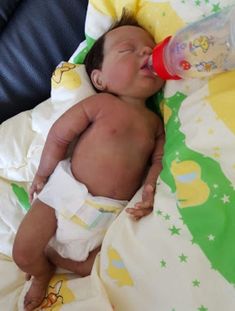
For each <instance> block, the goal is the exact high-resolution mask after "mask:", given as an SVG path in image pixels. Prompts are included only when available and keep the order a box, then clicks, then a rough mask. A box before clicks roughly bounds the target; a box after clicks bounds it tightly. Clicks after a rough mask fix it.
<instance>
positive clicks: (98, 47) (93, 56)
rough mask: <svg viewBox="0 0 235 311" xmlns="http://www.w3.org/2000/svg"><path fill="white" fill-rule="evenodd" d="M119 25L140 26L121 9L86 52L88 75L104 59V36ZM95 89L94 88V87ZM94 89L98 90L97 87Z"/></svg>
mask: <svg viewBox="0 0 235 311" xmlns="http://www.w3.org/2000/svg"><path fill="white" fill-rule="evenodd" d="M121 26H135V27H140V28H143V27H141V26H140V24H139V23H138V22H137V21H136V19H135V17H134V16H133V15H131V14H130V13H128V12H127V11H126V10H123V14H122V16H121V18H120V20H118V21H117V22H115V23H114V24H113V25H112V26H111V27H110V28H109V29H108V30H107V31H106V32H105V33H104V34H103V35H102V36H101V37H99V39H97V41H96V42H95V43H94V45H93V46H92V48H91V49H90V51H89V52H88V53H87V55H86V58H85V60H84V64H85V68H86V72H87V74H88V76H89V77H91V73H92V71H93V70H94V69H101V68H102V64H103V59H104V42H105V36H106V34H107V33H108V32H110V31H111V30H113V29H116V28H118V27H121ZM95 89H96V88H95ZM96 91H98V92H100V91H99V90H98V89H96Z"/></svg>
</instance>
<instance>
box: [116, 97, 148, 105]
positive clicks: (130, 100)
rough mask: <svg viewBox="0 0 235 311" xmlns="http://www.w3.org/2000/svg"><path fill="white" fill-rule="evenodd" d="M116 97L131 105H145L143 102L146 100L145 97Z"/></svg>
mask: <svg viewBox="0 0 235 311" xmlns="http://www.w3.org/2000/svg"><path fill="white" fill-rule="evenodd" d="M118 97H119V98H120V100H122V101H124V102H126V103H128V104H131V105H133V106H136V107H145V102H146V99H145V98H137V97H128V96H118Z"/></svg>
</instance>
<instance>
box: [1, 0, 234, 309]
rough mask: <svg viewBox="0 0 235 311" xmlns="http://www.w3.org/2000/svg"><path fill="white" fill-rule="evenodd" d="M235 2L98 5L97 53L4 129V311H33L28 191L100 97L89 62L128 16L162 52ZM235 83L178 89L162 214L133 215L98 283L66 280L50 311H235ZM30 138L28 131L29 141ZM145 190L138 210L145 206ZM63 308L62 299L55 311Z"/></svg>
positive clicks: (68, 68) (106, 255) (122, 221)
mask: <svg viewBox="0 0 235 311" xmlns="http://www.w3.org/2000/svg"><path fill="white" fill-rule="evenodd" d="M234 3H235V2H234V1H232V0H230V1H229V0H227V1H222V0H220V1H219V0H217V1H214V0H205V1H204V0H198V1H196V0H195V1H193V0H191V1H190V0H189V1H182V0H171V1H170V0H169V1H163V0H155V1H153V0H152V1H150V0H143V1H137V0H122V1H117V0H112V1H106V0H99V1H98V0H92V1H90V2H89V7H88V14H87V20H86V28H85V32H86V37H87V42H83V44H82V45H80V46H79V48H78V50H77V51H76V52H75V53H74V54H73V56H72V57H71V59H70V62H69V63H67V62H63V63H62V64H60V65H59V67H58V68H57V69H56V71H55V73H54V75H53V77H52V92H51V98H50V99H48V100H47V101H45V102H43V103H41V104H40V105H39V106H38V107H36V108H34V109H33V110H32V111H28V112H23V113H21V114H20V115H18V116H16V117H14V118H12V119H10V120H8V121H6V122H4V123H3V124H2V125H1V126H0V141H1V144H0V239H1V243H0V253H1V255H0V272H1V278H0V310H4V311H8V310H9V311H13V310H23V309H22V301H23V297H24V293H25V291H26V290H27V287H28V286H29V284H28V282H25V281H24V275H23V273H22V272H21V271H19V270H18V268H17V267H16V266H15V264H14V263H13V261H12V259H11V248H12V243H13V239H14V236H15V232H16V230H17V228H18V225H19V223H20V221H21V219H22V217H23V216H24V215H25V213H26V212H27V210H28V209H29V208H30V205H29V201H28V194H27V190H28V189H29V185H30V182H31V181H32V178H33V175H34V173H35V171H36V168H37V165H38V162H39V158H40V154H41V151H42V148H43V144H44V142H45V138H46V135H47V132H48V130H49V128H50V126H51V125H52V123H53V122H54V120H55V119H56V118H58V116H60V115H61V114H62V113H63V112H64V111H65V110H66V109H68V108H69V107H70V106H71V105H73V104H75V103H77V102H78V101H79V100H81V99H82V98H85V97H87V96H89V95H91V94H93V93H94V91H93V89H92V87H91V85H90V82H89V79H88V77H87V75H86V73H85V70H84V66H83V65H75V64H72V63H73V62H79V61H82V60H83V58H84V55H85V50H86V49H87V48H89V46H90V45H91V43H92V42H93V41H94V40H95V39H96V38H97V37H98V36H99V35H100V34H101V33H103V32H104V31H105V30H106V29H107V28H108V26H109V25H110V24H111V22H112V21H113V20H115V19H116V18H117V17H119V16H120V15H121V11H122V7H123V6H124V5H125V6H127V7H128V8H129V9H130V10H132V11H133V12H134V14H135V15H136V17H137V20H138V21H139V22H140V23H141V24H142V25H143V26H144V27H146V28H147V29H149V31H151V32H152V34H153V35H154V37H155V39H156V40H157V41H159V40H161V39H163V38H164V37H165V36H166V35H169V34H172V33H174V32H175V31H176V30H177V29H179V28H180V27H182V26H183V25H184V24H185V23H189V22H191V21H194V20H197V19H199V18H201V17H202V16H204V15H209V14H211V13H213V12H215V11H219V10H220V9H221V8H223V7H225V6H228V5H231V4H234ZM234 81H235V72H229V73H224V74H221V75H218V76H215V77H212V78H211V79H209V80H207V79H203V80H192V79H189V80H185V81H169V82H167V84H166V87H165V90H164V96H163V99H162V101H161V103H160V108H161V111H162V114H163V117H164V123H165V129H166V144H165V155H164V163H163V164H164V169H163V171H162V173H161V176H160V178H159V180H158V183H157V192H156V195H155V203H154V212H153V213H152V214H151V215H149V216H148V217H145V218H143V219H142V220H141V221H139V222H134V221H133V220H131V219H130V218H129V217H128V215H127V214H126V213H125V211H124V212H122V213H121V215H120V216H119V217H118V218H117V219H116V220H115V222H114V223H113V224H112V226H111V227H110V229H109V230H108V232H107V234H106V236H105V240H104V242H103V246H102V250H101V253H100V255H99V256H97V258H96V262H95V265H94V268H93V271H92V274H91V276H90V277H87V278H83V279H82V278H78V277H77V276H75V275H73V274H57V275H56V276H55V277H54V278H53V279H52V280H51V283H50V287H49V289H48V294H47V297H46V298H45V301H44V302H43V303H44V305H47V306H48V308H47V309H46V310H82V311H99V310H100V311H109V310H115V311H142V310H147V311H156V310H160V311H221V310H223V311H234V310H235V289H234V284H235V264H234V263H235V243H234V242H235V226H234V219H235V204H234V202H235V160H234V153H235V127H234V124H235V122H234V120H235V109H234V107H233V106H234V100H235V86H234ZM19 129H20V131H19ZM140 196H141V189H140V190H139V191H138V193H137V194H136V196H135V197H134V198H133V200H132V202H130V204H129V206H133V202H135V201H137V200H138V198H139V197H140ZM50 297H53V299H50Z"/></svg>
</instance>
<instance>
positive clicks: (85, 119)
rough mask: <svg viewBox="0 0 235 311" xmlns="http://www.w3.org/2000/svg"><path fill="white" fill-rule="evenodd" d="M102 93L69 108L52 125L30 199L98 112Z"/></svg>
mask: <svg viewBox="0 0 235 311" xmlns="http://www.w3.org/2000/svg"><path fill="white" fill-rule="evenodd" d="M100 97H101V96H100V95H94V96H91V97H88V98H87V99H84V100H82V101H81V102H79V103H78V104H76V105H74V106H73V107H71V108H70V109H69V110H67V111H66V112H65V113H64V114H63V115H62V116H61V117H60V118H59V119H58V120H57V121H56V122H55V123H54V124H53V126H52V127H51V129H50V131H49V133H48V136H47V139H46V143H45V146H44V149H43V152H42V155H41V159H40V163H39V167H38V170H37V173H36V175H35V177H34V180H33V183H32V186H31V188H30V199H31V200H32V199H33V195H34V193H35V192H36V193H38V192H40V191H41V189H42V188H43V186H44V184H45V183H46V182H47V179H48V177H49V176H50V175H51V173H52V172H53V171H54V169H55V167H56V165H57V164H58V162H59V161H61V160H63V159H64V158H65V156H66V153H67V150H68V147H69V144H70V143H71V142H72V141H73V140H74V139H75V138H76V137H77V136H78V135H79V134H81V133H82V132H83V131H84V130H85V129H86V128H87V127H88V126H89V124H90V123H92V122H93V120H94V118H95V116H96V114H97V113H98V107H99V104H97V105H96V102H97V103H99V102H100Z"/></svg>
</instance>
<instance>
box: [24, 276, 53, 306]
mask: <svg viewBox="0 0 235 311" xmlns="http://www.w3.org/2000/svg"><path fill="white" fill-rule="evenodd" d="M49 281H50V279H48V278H46V279H45V280H38V279H36V278H33V279H32V284H31V286H30V288H29V290H28V292H27V294H26V295H25V298H24V310H25V311H32V310H34V309H35V308H37V307H39V306H40V304H41V303H42V301H43V299H44V297H45V295H46V290H47V286H48V283H49Z"/></svg>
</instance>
